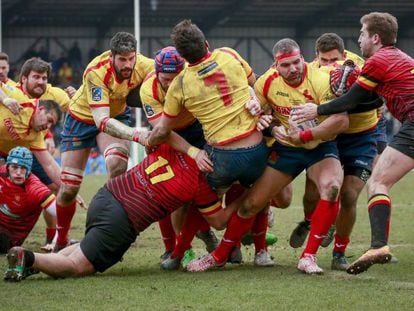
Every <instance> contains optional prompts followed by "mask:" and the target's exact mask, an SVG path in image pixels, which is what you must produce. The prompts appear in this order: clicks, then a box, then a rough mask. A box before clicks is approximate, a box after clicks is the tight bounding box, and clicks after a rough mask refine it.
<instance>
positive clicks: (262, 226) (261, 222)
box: [252, 208, 268, 254]
mask: <svg viewBox="0 0 414 311" xmlns="http://www.w3.org/2000/svg"><path fill="white" fill-rule="evenodd" d="M267 211H268V209H267V208H265V209H264V210H262V211H261V212H260V213H258V214H257V215H256V218H255V220H254V223H253V227H252V238H253V242H254V248H255V254H257V253H258V252H260V251H261V250H267V246H266V232H267V222H268V219H267Z"/></svg>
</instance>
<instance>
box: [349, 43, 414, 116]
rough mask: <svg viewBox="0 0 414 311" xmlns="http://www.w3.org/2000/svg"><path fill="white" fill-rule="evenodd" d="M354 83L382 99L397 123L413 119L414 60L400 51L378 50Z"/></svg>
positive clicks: (384, 48) (391, 47) (389, 47)
mask: <svg viewBox="0 0 414 311" xmlns="http://www.w3.org/2000/svg"><path fill="white" fill-rule="evenodd" d="M357 83H358V84H359V85H360V86H361V87H363V88H365V89H367V90H370V91H374V92H376V93H377V94H378V95H381V96H383V97H384V98H385V99H386V100H387V107H388V110H389V111H390V112H391V113H392V115H393V116H394V117H395V118H396V119H398V120H399V121H400V122H404V121H405V120H413V119H414V93H413V91H414V59H412V58H411V57H410V56H408V55H407V54H405V53H404V52H402V51H401V50H399V49H397V48H396V47H393V46H387V47H383V48H381V49H379V50H378V51H377V52H376V53H375V54H374V55H372V56H371V57H370V58H368V59H367V61H366V62H365V65H364V66H363V67H362V72H361V75H360V76H359V78H358V80H357Z"/></svg>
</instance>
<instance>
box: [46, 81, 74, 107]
mask: <svg viewBox="0 0 414 311" xmlns="http://www.w3.org/2000/svg"><path fill="white" fill-rule="evenodd" d="M41 99H51V100H53V101H55V102H57V103H58V104H59V106H60V108H61V109H62V110H63V111H67V110H68V108H69V103H70V98H69V95H68V94H67V93H66V92H65V91H64V90H62V89H61V88H59V87H55V86H51V85H48V88H47V92H46V93H45V94H44V95H43V96H42V97H41Z"/></svg>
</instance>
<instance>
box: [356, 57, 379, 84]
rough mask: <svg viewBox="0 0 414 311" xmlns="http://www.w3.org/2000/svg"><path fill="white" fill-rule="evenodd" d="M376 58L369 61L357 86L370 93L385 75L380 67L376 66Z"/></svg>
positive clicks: (363, 68)
mask: <svg viewBox="0 0 414 311" xmlns="http://www.w3.org/2000/svg"><path fill="white" fill-rule="evenodd" d="M374 57H375V55H374V56H372V57H370V58H368V59H367V61H366V62H365V65H364V66H363V67H362V70H361V74H360V75H359V77H358V80H357V82H356V83H357V84H358V85H359V86H361V87H363V88H364V89H366V90H368V91H372V90H374V89H375V87H376V86H377V85H378V82H379V81H381V80H382V78H383V76H384V75H385V71H384V70H383V68H382V67H380V66H375V60H374Z"/></svg>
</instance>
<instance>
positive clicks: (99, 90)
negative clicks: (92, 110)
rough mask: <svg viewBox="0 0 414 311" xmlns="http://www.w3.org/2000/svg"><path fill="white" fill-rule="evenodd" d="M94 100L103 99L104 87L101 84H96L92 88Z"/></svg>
mask: <svg viewBox="0 0 414 311" xmlns="http://www.w3.org/2000/svg"><path fill="white" fill-rule="evenodd" d="M91 94H92V100H93V101H94V102H99V101H101V100H102V88H101V87H99V86H94V87H92V88H91Z"/></svg>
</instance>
